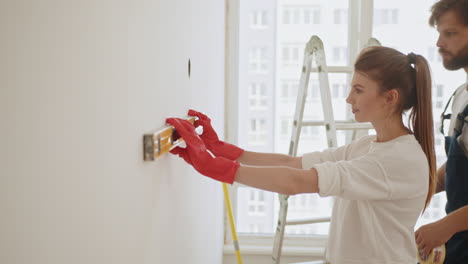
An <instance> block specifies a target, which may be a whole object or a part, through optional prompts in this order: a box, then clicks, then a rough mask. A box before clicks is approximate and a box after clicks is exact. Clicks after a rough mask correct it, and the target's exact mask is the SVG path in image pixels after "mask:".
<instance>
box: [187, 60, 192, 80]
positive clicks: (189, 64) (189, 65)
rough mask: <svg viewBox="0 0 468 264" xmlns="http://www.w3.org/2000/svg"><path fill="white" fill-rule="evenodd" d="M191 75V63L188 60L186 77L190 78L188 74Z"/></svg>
mask: <svg viewBox="0 0 468 264" xmlns="http://www.w3.org/2000/svg"><path fill="white" fill-rule="evenodd" d="M191 73H192V63H191V62H190V59H189V60H188V77H189V78H190V74H191Z"/></svg>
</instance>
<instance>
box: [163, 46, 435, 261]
mask: <svg viewBox="0 0 468 264" xmlns="http://www.w3.org/2000/svg"><path fill="white" fill-rule="evenodd" d="M354 70H355V72H354V75H353V79H352V83H351V90H350V93H349V95H348V97H347V99H346V102H347V103H349V104H351V106H352V111H353V114H354V115H355V119H356V121H358V122H370V123H371V124H372V126H373V127H374V129H375V131H376V135H372V136H365V137H363V138H360V139H358V140H356V141H354V142H352V143H351V144H349V145H346V146H343V147H339V148H335V149H328V150H325V151H323V152H313V153H308V154H305V155H303V156H302V157H290V156H287V155H281V154H267V153H255V152H249V151H244V150H243V149H240V148H238V147H236V146H234V145H231V144H228V143H225V142H222V141H220V140H219V139H218V137H217V135H216V132H215V131H214V130H213V128H212V127H211V125H210V119H209V118H208V117H206V116H205V115H203V114H201V113H198V112H195V111H193V110H191V111H189V115H196V116H198V117H199V120H198V121H197V122H196V124H195V125H197V126H198V125H202V126H203V127H204V132H203V134H202V135H201V136H200V137H199V136H198V135H197V134H196V133H195V131H194V126H193V125H192V124H191V123H189V122H188V121H185V120H181V119H174V118H170V119H168V120H167V122H168V123H170V124H172V125H174V126H175V128H176V130H177V131H178V132H179V133H180V135H181V136H182V137H183V138H184V139H185V141H186V144H187V148H185V149H181V148H176V149H174V150H173V153H174V154H178V155H179V156H181V157H183V158H184V159H185V160H186V161H187V162H188V163H190V164H192V165H193V167H194V168H195V169H196V170H198V171H199V172H200V173H201V174H203V175H206V176H209V177H211V178H213V179H215V180H219V181H223V182H227V183H232V182H233V181H237V182H239V183H242V184H245V185H248V186H252V187H256V188H259V189H263V190H268V191H273V192H278V193H282V194H288V195H294V194H299V193H318V194H319V195H320V196H335V197H336V199H335V203H334V206H333V212H332V219H331V223H330V233H329V240H328V252H327V259H328V261H330V263H332V264H340V263H346V264H354V263H356V264H357V263H359V264H362V263H373V264H375V263H398V264H401V263H416V246H415V238H414V225H415V223H416V220H417V218H418V216H419V214H420V213H421V210H423V209H424V208H425V206H427V205H428V204H429V201H430V199H431V196H432V194H433V193H434V191H435V186H436V178H435V166H436V163H435V155H434V147H433V146H434V145H433V123H432V110H431V108H432V103H431V79H430V72H429V67H428V64H427V61H426V60H425V59H424V58H423V57H422V56H420V55H415V54H413V53H410V54H409V55H404V54H402V53H401V52H399V51H397V50H394V49H391V48H387V47H370V48H367V49H365V50H363V51H362V52H361V54H360V55H359V56H358V58H357V60H356V63H355V65H354ZM407 110H411V113H410V115H409V120H410V124H411V127H410V128H408V127H406V126H405V125H404V123H403V113H404V112H405V111H407ZM207 149H208V150H210V151H211V152H212V153H213V154H214V155H215V156H216V158H214V157H212V156H211V155H210V154H209V153H208V152H207Z"/></svg>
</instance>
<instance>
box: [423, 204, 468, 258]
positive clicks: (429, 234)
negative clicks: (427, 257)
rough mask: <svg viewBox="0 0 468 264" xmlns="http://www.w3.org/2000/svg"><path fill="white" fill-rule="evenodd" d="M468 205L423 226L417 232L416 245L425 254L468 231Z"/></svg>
mask: <svg viewBox="0 0 468 264" xmlns="http://www.w3.org/2000/svg"><path fill="white" fill-rule="evenodd" d="M466 219H468V205H465V206H464V207H462V208H459V209H458V210H456V211H453V212H452V213H451V214H449V215H447V216H445V217H444V218H442V219H440V220H439V221H436V222H434V223H430V224H427V225H424V226H421V227H420V228H419V229H418V230H417V231H416V234H415V236H416V243H417V244H418V248H419V249H422V250H423V251H424V253H425V254H429V253H430V252H431V250H432V249H433V248H435V247H438V246H440V245H442V244H444V243H445V242H447V241H448V240H449V239H450V238H451V237H452V236H453V235H454V234H456V233H458V232H461V231H465V230H468V221H467V220H466Z"/></svg>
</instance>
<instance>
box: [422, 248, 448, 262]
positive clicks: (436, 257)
mask: <svg viewBox="0 0 468 264" xmlns="http://www.w3.org/2000/svg"><path fill="white" fill-rule="evenodd" d="M444 260H445V245H441V246H438V247H436V248H434V249H433V250H432V251H431V253H429V255H424V253H423V252H422V251H421V250H419V251H418V264H442V263H444Z"/></svg>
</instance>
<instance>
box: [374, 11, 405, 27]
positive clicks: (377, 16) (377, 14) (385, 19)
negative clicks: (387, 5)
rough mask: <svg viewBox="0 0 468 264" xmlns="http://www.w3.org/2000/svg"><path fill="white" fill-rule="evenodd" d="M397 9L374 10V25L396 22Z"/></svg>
mask: <svg viewBox="0 0 468 264" xmlns="http://www.w3.org/2000/svg"><path fill="white" fill-rule="evenodd" d="M398 15H399V10H398V9H376V10H374V25H376V26H378V25H386V24H398Z"/></svg>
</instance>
